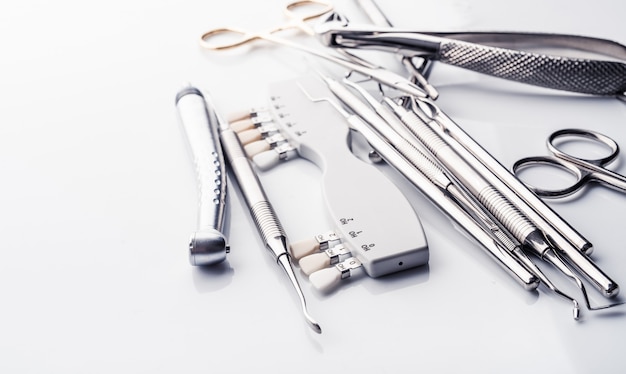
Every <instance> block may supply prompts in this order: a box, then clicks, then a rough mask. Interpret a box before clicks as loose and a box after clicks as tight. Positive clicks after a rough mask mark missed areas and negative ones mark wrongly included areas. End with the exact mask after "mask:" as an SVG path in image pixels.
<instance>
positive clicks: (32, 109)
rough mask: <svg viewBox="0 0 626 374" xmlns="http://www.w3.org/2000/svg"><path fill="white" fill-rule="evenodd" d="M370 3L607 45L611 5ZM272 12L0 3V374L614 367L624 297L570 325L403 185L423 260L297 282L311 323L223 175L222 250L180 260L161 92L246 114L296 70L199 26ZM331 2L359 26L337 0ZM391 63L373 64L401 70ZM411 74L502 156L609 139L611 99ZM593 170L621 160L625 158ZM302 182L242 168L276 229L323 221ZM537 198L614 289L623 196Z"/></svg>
mask: <svg viewBox="0 0 626 374" xmlns="http://www.w3.org/2000/svg"><path fill="white" fill-rule="evenodd" d="M381 3H382V4H381V7H382V8H383V9H384V11H385V12H386V13H387V16H388V17H389V18H390V19H391V20H392V21H393V22H394V23H395V24H396V25H397V26H404V27H414V28H418V29H422V30H429V31H448V30H488V31H490V30H498V31H503V30H509V31H540V32H558V33H576V34H584V35H589V36H597V37H603V38H609V39H612V40H616V41H619V42H621V43H626V32H625V31H624V30H625V29H624V27H623V14H625V12H626V7H625V6H624V4H623V3H621V2H617V1H606V0H604V1H594V2H592V3H589V2H583V1H552V2H545V1H538V0H536V1H535V0H533V1H523V2H522V1H520V2H514V3H513V2H497V1H486V0H483V1H472V2H469V1H437V2H434V1H432V2H426V1H417V2H405V1H385V2H381ZM283 5H284V2H283V1H263V2H255V1H243V0H231V1H228V2H216V1H182V2H181V1H163V2H152V1H123V2H122V1H112V2H103V3H86V2H80V1H69V0H62V1H56V2H49V1H22V2H11V3H7V4H5V5H3V6H2V7H1V9H2V10H1V11H0V41H1V44H2V58H1V59H0V176H1V183H0V300H1V307H0V371H2V372H6V373H35V372H37V373H85V372H88V373H111V372H118V373H160V372H163V373H169V372H178V373H249V372H276V373H293V372H301V373H322V372H324V373H334V372H340V371H345V372H350V373H359V372H363V373H384V372H389V373H392V372H393V373H396V372H399V373H403V372H422V373H450V372H455V373H458V372H483V373H484V372H493V373H496V372H497V373H501V372H508V373H527V372H529V371H533V372H550V373H555V372H568V373H588V372H598V373H600V372H604V373H618V372H624V370H625V368H626V362H625V361H624V357H623V347H624V343H625V342H626V338H625V334H626V314H625V313H624V311H625V310H626V309H624V308H618V309H614V310H612V311H605V312H596V313H589V312H586V311H584V312H583V313H584V318H583V320H582V321H580V322H575V321H573V320H572V319H571V317H570V315H571V311H570V305H569V304H567V303H566V302H564V301H563V300H561V299H559V298H557V297H556V296H554V295H553V294H550V293H547V292H544V291H543V290H540V291H539V292H537V293H529V292H526V291H524V290H523V289H522V288H521V287H519V286H518V285H517V284H516V283H515V282H513V281H512V280H511V279H510V278H509V277H508V276H507V275H506V274H505V273H504V272H502V271H501V270H500V269H499V268H498V267H497V266H496V265H495V264H494V263H493V262H491V260H490V259H489V258H488V257H487V256H485V255H484V254H483V252H482V250H481V249H480V248H479V247H478V246H477V245H476V244H473V243H472V242H470V241H469V240H467V239H466V238H465V237H464V236H463V234H462V233H461V232H459V231H458V230H456V229H455V228H453V227H452V226H451V224H450V221H449V220H448V219H447V218H446V217H445V216H444V215H442V214H441V213H440V212H439V211H437V210H436V209H435V208H434V207H433V206H432V205H431V204H430V203H429V202H428V201H427V200H426V199H424V198H423V197H422V196H420V195H419V193H417V192H416V191H415V190H414V189H412V188H407V186H406V185H402V187H403V188H405V189H406V193H407V195H408V196H409V197H410V198H411V201H412V202H413V205H414V207H415V208H416V209H417V210H418V214H419V216H420V218H421V220H422V223H423V225H424V229H425V231H426V235H427V237H428V241H429V246H430V255H431V257H430V263H429V266H427V267H424V268H420V269H415V270H411V271H407V272H404V273H401V274H396V275H392V276H389V277H385V278H382V279H375V280H374V279H369V278H360V279H353V280H351V281H349V282H347V283H346V284H345V285H344V287H342V288H341V289H340V290H338V291H337V292H334V293H332V294H330V295H320V294H318V293H316V292H314V291H313V290H312V289H311V287H310V284H309V283H308V282H307V280H306V279H304V278H301V283H302V285H303V288H304V290H305V293H306V296H307V298H308V303H309V308H310V311H311V314H312V315H313V316H314V317H315V318H316V319H317V320H318V321H319V322H320V324H321V325H322V327H323V329H324V332H323V334H322V335H316V334H314V333H313V332H312V331H310V330H309V329H308V327H307V326H306V325H305V324H304V322H303V321H302V319H301V316H300V312H299V309H298V305H297V301H296V299H295V297H294V295H293V292H292V290H291V289H290V288H289V286H287V284H286V282H285V280H284V278H283V274H281V273H280V272H279V269H278V268H276V266H275V265H274V264H273V263H272V261H271V259H270V257H269V256H268V255H267V254H266V253H265V250H264V249H263V248H262V244H261V242H260V240H259V239H258V236H257V234H256V231H255V229H254V226H253V224H252V221H251V219H250V218H249V216H248V215H247V212H246V211H245V210H244V209H243V208H242V205H241V200H240V195H239V193H238V192H237V191H236V190H235V189H234V188H231V189H230V198H231V204H232V205H231V208H232V217H231V230H230V235H229V237H230V243H231V246H232V251H231V253H230V255H229V257H228V260H227V263H225V264H224V265H223V266H221V267H217V268H214V269H199V268H194V267H192V266H190V265H189V263H188V260H187V249H186V248H187V239H188V236H189V234H190V233H191V232H192V231H193V230H194V229H195V221H196V184H195V176H194V172H193V167H192V164H191V159H190V157H189V154H188V151H187V150H186V147H185V143H184V138H183V135H182V131H181V127H180V125H179V124H178V122H177V118H176V111H175V107H174V96H175V94H176V92H177V90H178V88H179V86H180V84H181V82H183V81H190V82H192V83H194V84H195V85H196V86H198V87H200V88H202V89H205V90H208V91H210V92H211V93H212V95H213V98H214V101H215V103H216V105H217V107H218V109H220V110H221V111H222V112H223V113H224V114H227V113H229V112H232V111H234V110H240V109H245V108H248V107H250V106H260V105H264V104H265V101H266V96H267V95H266V88H267V85H268V84H269V83H270V82H273V81H276V80H281V79H289V78H293V77H297V76H298V75H299V74H301V73H302V72H304V71H306V69H307V68H306V66H304V64H306V62H305V61H304V60H303V58H302V57H301V56H300V55H298V54H297V53H294V52H291V51H287V50H285V49H283V48H277V47H272V46H268V45H266V44H263V43H261V44H259V45H258V47H255V48H251V49H247V50H244V51H233V52H228V53H224V54H219V53H213V52H207V51H204V50H202V49H201V48H200V47H199V46H198V43H197V39H198V37H199V35H200V34H201V33H202V32H203V31H205V30H206V29H208V28H213V27H219V26H225V25H236V26H240V27H246V28H253V29H265V28H267V27H269V26H272V25H274V24H276V23H277V22H281V21H282V20H283V18H282V14H281V13H280V10H281V7H282V6H283ZM336 5H337V7H338V8H339V9H340V10H341V11H342V12H344V13H346V14H348V15H349V16H350V18H351V19H352V20H353V21H359V20H365V17H364V15H363V14H362V13H360V12H359V10H358V9H357V8H356V7H355V6H354V4H353V2H352V1H347V0H345V1H340V2H339V1H338V2H337V3H336ZM383 60H385V59H383ZM393 61H394V60H393V59H392V58H386V62H388V63H390V65H389V66H390V67H392V68H393V69H398V71H401V70H399V68H398V66H395V65H393ZM431 81H432V83H433V84H435V85H436V86H437V87H438V88H439V90H440V92H441V98H440V99H439V101H438V102H439V105H440V106H441V107H442V109H443V110H444V111H445V112H446V113H447V114H448V115H449V116H450V117H452V118H453V119H455V120H456V121H457V122H458V123H459V124H460V125H461V126H463V127H464V128H465V129H466V131H467V132H468V133H470V134H471V135H472V136H473V137H474V138H475V139H476V140H477V141H479V142H480V143H481V144H482V145H483V146H484V147H485V148H486V149H487V150H489V151H490V152H491V153H492V154H493V155H494V156H495V157H497V158H498V159H499V160H500V161H501V162H502V163H503V164H504V165H506V166H510V165H511V164H512V163H513V162H514V161H515V160H517V159H518V158H520V157H524V156H529V155H541V154H545V153H546V149H545V145H544V141H545V138H546V137H547V136H548V135H549V134H550V133H551V132H552V131H554V130H557V129H561V128H565V127H577V128H589V129H594V130H596V131H599V132H602V133H605V134H607V135H609V136H611V137H613V138H614V139H616V140H617V141H618V143H620V144H622V145H623V144H626V130H625V128H624V126H625V123H624V122H625V121H626V104H624V103H622V102H618V101H617V100H614V99H606V98H592V97H582V96H574V95H566V94H560V93H555V92H552V91H548V90H541V89H533V88H528V87H524V86H521V85H518V84H514V83H508V82H501V81H497V80H495V79H491V78H487V77H484V76H479V75H477V74H474V73H468V72H465V71H461V70H458V69H454V68H448V67H444V66H442V65H440V64H438V65H437V66H436V67H435V69H434V71H433V74H432V79H431ZM611 168H612V169H613V170H616V171H618V172H621V173H626V166H625V165H624V156H623V155H622V156H621V157H620V159H619V161H618V162H617V163H616V164H615V165H612V166H611ZM319 176H320V174H319V171H318V170H317V169H316V168H315V166H313V165H312V164H309V163H308V162H306V161H303V160H296V161H293V162H290V163H289V164H288V165H285V166H284V167H281V168H279V169H276V170H273V171H271V172H268V173H264V174H263V175H262V176H261V177H262V180H263V182H264V184H265V186H266V190H267V191H268V194H269V195H270V198H271V199H272V202H273V203H274V204H275V206H276V209H277V211H278V214H279V215H280V218H281V220H282V221H283V224H284V226H285V229H286V231H287V233H288V235H290V237H291V239H292V240H297V239H301V238H302V237H304V236H306V235H310V234H311V233H317V232H319V231H324V230H325V229H326V228H327V226H326V225H327V223H326V222H325V221H324V216H323V208H322V202H321V200H320V199H321V197H320V196H321V195H320V192H319V186H318V185H317V183H318V182H317V181H318V178H319ZM231 186H232V185H231ZM550 204H551V206H552V207H553V208H554V209H555V210H556V211H557V212H558V213H559V214H560V215H562V216H563V217H564V218H566V219H567V220H568V221H569V222H570V223H571V224H572V225H573V226H574V227H576V228H577V229H578V230H579V231H580V232H581V233H583V235H584V236H586V237H587V238H588V239H589V240H590V241H591V242H593V243H594V245H595V252H594V254H593V258H594V260H595V261H596V262H597V263H598V264H599V266H600V267H601V268H602V269H604V270H605V271H606V272H607V273H608V274H609V275H610V276H611V277H613V278H614V279H615V280H616V281H617V282H618V283H619V284H622V285H624V284H625V282H626V271H625V270H624V268H625V266H626V251H625V249H626V248H625V244H624V240H623V235H624V229H625V228H626V226H625V223H624V218H623V217H624V211H625V208H626V195H624V194H620V193H618V192H615V191H612V190H609V189H606V188H603V187H594V188H592V189H589V190H587V191H586V192H584V193H582V194H580V195H578V196H577V197H576V198H571V199H568V200H566V201H556V202H552V203H550ZM558 282H559V284H561V285H562V286H563V288H564V289H569V283H568V282H567V281H566V280H563V279H561V278H559V280H558ZM590 293H591V294H592V296H593V298H594V302H595V303H603V302H605V300H603V299H602V298H601V297H599V296H598V294H597V293H596V292H595V291H591V290H590ZM619 300H621V299H619Z"/></svg>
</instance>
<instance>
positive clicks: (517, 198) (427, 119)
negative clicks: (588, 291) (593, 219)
mask: <svg viewBox="0 0 626 374" xmlns="http://www.w3.org/2000/svg"><path fill="white" fill-rule="evenodd" d="M407 104H409V105H410V106H411V108H410V113H412V114H411V116H417V117H419V120H420V121H421V122H423V123H425V124H426V125H427V126H429V127H430V128H431V129H432V130H433V131H434V132H436V133H437V134H438V135H439V136H440V137H445V138H446V139H447V140H448V142H447V144H448V145H449V146H450V147H452V148H453V149H454V150H455V151H456V152H457V153H458V154H460V155H461V156H462V157H463V159H465V160H466V161H467V162H468V163H469V164H470V165H471V166H472V167H473V168H474V169H475V170H478V171H479V172H480V173H481V175H482V176H483V177H484V178H485V179H486V180H487V181H488V182H489V183H490V184H492V185H493V186H495V188H496V189H498V191H500V192H501V193H502V194H503V195H505V197H506V198H507V199H509V200H510V201H511V202H512V203H513V204H515V205H516V206H517V207H518V209H520V210H521V211H522V212H523V213H524V214H525V215H527V216H528V217H529V218H530V219H531V220H532V221H533V222H534V223H535V224H536V225H537V226H538V227H539V228H540V229H541V230H542V231H544V232H545V234H546V235H547V236H548V237H549V238H550V241H551V242H552V243H553V244H554V245H555V246H556V247H557V249H559V250H560V251H561V253H562V254H563V255H564V257H565V258H566V259H567V261H568V262H570V263H571V264H572V265H574V267H576V268H577V269H578V270H579V271H580V272H581V273H582V274H583V275H584V276H585V277H586V278H587V279H588V280H589V281H590V282H591V283H592V284H593V285H594V286H595V287H596V288H597V289H598V290H599V291H600V292H602V294H603V295H604V296H605V297H614V296H616V295H617V294H618V293H619V286H618V285H617V284H616V283H615V282H614V281H613V280H612V279H610V278H609V277H608V276H607V275H606V274H604V272H603V271H602V270H601V269H599V268H598V267H597V266H596V265H595V264H594V263H593V261H591V259H589V258H588V256H587V254H590V253H591V251H592V245H591V243H589V241H587V240H586V239H585V238H583V237H582V236H581V235H580V234H579V233H578V232H576V230H574V229H573V228H572V227H571V226H570V225H569V224H568V223H567V222H566V221H565V220H563V218H561V217H560V216H559V215H558V214H557V213H556V212H554V211H553V210H552V209H551V208H550V207H548V205H547V204H546V203H545V202H543V201H542V200H541V199H540V198H539V197H537V196H536V195H535V194H533V193H532V191H530V190H529V189H528V187H526V186H525V185H524V184H523V183H522V182H521V181H520V180H518V179H517V178H515V176H513V175H512V174H511V173H510V172H509V171H508V170H507V169H506V168H505V167H504V166H502V164H500V163H499V162H498V161H497V160H496V159H495V158H493V156H491V155H490V154H489V153H488V152H487V151H486V150H485V149H484V148H482V147H481V146H480V145H479V144H478V143H477V142H476V141H475V140H474V139H472V138H471V137H470V136H469V135H468V134H467V133H466V132H465V131H464V130H463V129H462V128H461V127H460V126H459V125H457V124H456V123H455V122H454V121H453V120H452V119H450V118H449V117H448V116H446V115H445V114H444V113H443V112H442V111H441V110H440V109H439V108H438V107H437V106H436V105H435V104H434V103H432V102H431V101H430V100H422V99H417V98H413V99H412V100H409V101H408V102H407Z"/></svg>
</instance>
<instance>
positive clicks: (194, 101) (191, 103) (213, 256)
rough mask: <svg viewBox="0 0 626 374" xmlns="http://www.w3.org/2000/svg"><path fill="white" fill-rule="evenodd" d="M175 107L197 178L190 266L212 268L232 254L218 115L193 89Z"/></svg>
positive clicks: (182, 94) (186, 90)
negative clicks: (227, 231)
mask: <svg viewBox="0 0 626 374" xmlns="http://www.w3.org/2000/svg"><path fill="white" fill-rule="evenodd" d="M176 107H177V109H178V114H179V118H180V121H181V122H182V124H183V128H184V132H185V134H186V137H187V141H188V144H189V148H190V149H191V153H192V155H193V160H194V163H195V166H196V174H197V177H198V189H199V204H198V230H197V231H196V232H195V233H194V234H193V235H192V236H191V239H190V241H189V262H190V263H191V264H192V265H212V264H216V263H219V262H222V261H224V260H225V259H226V254H227V253H228V252H229V246H228V244H227V239H226V237H225V235H224V233H223V229H224V223H225V216H226V214H225V210H226V173H225V172H224V156H223V155H222V149H221V146H220V141H219V136H218V135H217V131H216V124H215V123H216V122H217V121H218V119H217V117H216V113H215V112H214V111H213V110H212V109H209V108H212V107H211V106H210V105H209V108H207V105H206V103H205V97H204V96H203V95H202V93H201V92H200V90H198V89H197V88H195V87H192V86H191V85H186V86H185V87H183V88H182V89H181V90H180V91H179V92H178V94H177V95H176Z"/></svg>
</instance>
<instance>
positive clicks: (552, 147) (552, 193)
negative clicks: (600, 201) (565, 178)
mask: <svg viewBox="0 0 626 374" xmlns="http://www.w3.org/2000/svg"><path fill="white" fill-rule="evenodd" d="M576 138H578V139H579V140H580V139H591V140H593V141H594V142H599V143H601V144H603V145H605V146H606V147H608V148H609V149H610V151H611V153H610V154H609V155H608V156H606V157H602V158H598V159H583V158H582V157H576V156H573V155H571V154H568V153H567V152H564V151H562V150H560V149H559V146H558V145H557V140H565V139H569V140H574V139H576ZM547 146H548V150H549V151H550V153H551V154H552V155H553V157H540V156H536V157H526V158H523V159H521V160H518V161H517V162H515V163H514V164H513V173H514V174H515V175H517V176H518V178H519V173H518V172H519V171H521V170H523V169H527V168H530V167H532V166H535V165H549V166H554V167H557V168H559V169H561V170H565V171H568V172H569V173H570V174H572V175H574V176H575V177H576V181H575V182H574V183H573V184H571V185H570V186H567V187H564V188H559V189H545V188H538V187H533V186H530V185H528V184H527V186H528V188H530V189H531V190H532V191H534V192H535V193H536V194H537V195H539V196H541V197H548V198H556V197H565V196H569V195H571V194H573V193H574V192H576V191H578V190H580V189H582V188H583V187H584V186H585V185H587V184H589V183H590V182H598V183H601V184H604V185H606V186H608V187H610V188H613V189H615V190H618V191H621V192H626V177H625V176H623V175H620V174H618V173H615V172H613V171H611V170H608V169H607V168H605V167H604V166H605V165H608V164H609V163H611V162H613V161H614V160H615V159H616V158H617V156H618V155H619V146H618V145H617V143H616V142H615V141H614V140H613V139H611V138H609V137H608V136H606V135H602V134H600V133H598V132H595V131H590V130H579V129H564V130H559V131H556V132H554V133H552V134H551V135H550V136H549V137H548V140H547Z"/></svg>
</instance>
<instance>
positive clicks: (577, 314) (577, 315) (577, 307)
mask: <svg viewBox="0 0 626 374" xmlns="http://www.w3.org/2000/svg"><path fill="white" fill-rule="evenodd" d="M572 301H573V302H574V310H573V313H574V319H575V320H576V321H578V320H579V319H580V305H578V301H576V300H572Z"/></svg>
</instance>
